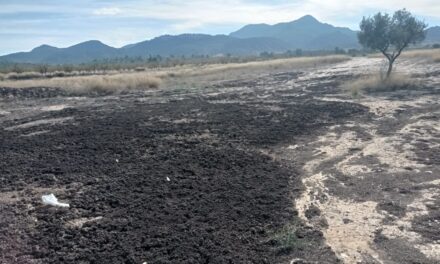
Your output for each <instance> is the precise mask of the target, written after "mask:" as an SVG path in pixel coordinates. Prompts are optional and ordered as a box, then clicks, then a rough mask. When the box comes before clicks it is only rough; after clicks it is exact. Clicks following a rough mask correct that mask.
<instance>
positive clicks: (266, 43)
mask: <svg viewBox="0 0 440 264" xmlns="http://www.w3.org/2000/svg"><path fill="white" fill-rule="evenodd" d="M433 43H440V27H431V28H429V29H428V30H427V37H426V40H425V43H424V44H433ZM336 47H339V48H343V49H350V48H355V49H356V48H360V46H359V44H358V41H357V32H356V31H353V30H351V29H349V28H344V27H335V26H332V25H330V24H326V23H322V22H320V21H318V20H317V19H315V18H314V17H312V16H310V15H307V16H304V17H302V18H300V19H298V20H295V21H292V22H286V23H279V24H275V25H267V24H255V25H247V26H244V27H243V28H241V29H239V30H237V31H235V32H232V33H230V34H229V35H206V34H182V35H177V36H170V35H165V36H160V37H157V38H154V39H152V40H146V41H142V42H139V43H134V44H130V45H126V46H124V47H122V48H114V47H110V46H108V45H105V44H104V43H102V42H100V41H98V40H90V41H86V42H82V43H79V44H76V45H74V46H71V47H67V48H57V47H53V46H49V45H42V46H39V47H37V48H34V49H33V50H31V51H30V52H18V53H12V54H9V55H5V56H0V62H12V63H47V64H77V63H87V62H91V61H93V60H99V59H112V58H119V57H125V56H128V57H148V56H157V55H160V56H163V57H168V56H192V55H210V56H216V55H226V54H231V55H236V56H245V55H258V54H260V53H261V52H274V53H281V52H286V51H288V50H296V49H302V50H334V49H335V48H336Z"/></svg>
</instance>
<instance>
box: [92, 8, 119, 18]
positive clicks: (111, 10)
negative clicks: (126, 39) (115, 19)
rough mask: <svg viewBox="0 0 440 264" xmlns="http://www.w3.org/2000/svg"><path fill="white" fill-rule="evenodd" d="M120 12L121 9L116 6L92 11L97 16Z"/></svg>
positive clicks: (112, 14) (113, 14)
mask: <svg viewBox="0 0 440 264" xmlns="http://www.w3.org/2000/svg"><path fill="white" fill-rule="evenodd" d="M120 13H122V10H121V9H119V8H117V7H103V8H100V9H97V10H95V11H93V14H94V15H97V16H115V15H118V14H120Z"/></svg>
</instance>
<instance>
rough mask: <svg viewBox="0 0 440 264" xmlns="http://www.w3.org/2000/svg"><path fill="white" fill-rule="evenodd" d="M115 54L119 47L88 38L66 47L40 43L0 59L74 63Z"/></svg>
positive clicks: (25, 61) (111, 56) (19, 61)
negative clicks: (32, 47)
mask: <svg viewBox="0 0 440 264" xmlns="http://www.w3.org/2000/svg"><path fill="white" fill-rule="evenodd" d="M117 56H121V52H120V51H119V49H116V48H113V47H110V46H108V45H105V44H103V43H102V42H100V41H97V40H90V41H86V42H82V43H79V44H76V45H73V46H71V47H68V48H56V47H52V46H49V45H42V46H39V47H37V48H35V49H33V50H31V51H30V52H18V53H12V54H9V55H6V56H2V57H0V60H2V61H10V62H17V63H48V64H65V63H72V64H74V63H83V62H90V61H93V60H95V59H103V58H114V57H117Z"/></svg>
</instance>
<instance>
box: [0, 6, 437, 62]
mask: <svg viewBox="0 0 440 264" xmlns="http://www.w3.org/2000/svg"><path fill="white" fill-rule="evenodd" d="M401 8H407V9H408V10H409V11H410V12H412V13H413V14H414V15H416V16H417V17H418V18H419V19H422V20H424V21H425V22H426V23H428V24H429V25H430V26H436V25H440V0H417V1H414V0H361V1H350V0H325V1H324V0H301V1H300V0H271V1H269V0H220V1H213V0H142V1H141V0H124V1H121V0H119V1H117V0H73V1H70V0H0V55H4V54H8V53H12V52H18V51H29V50H31V49H32V48H34V47H37V46H39V45H42V44H49V45H52V46H56V47H68V46H71V45H74V44H77V43H79V42H82V41H87V40H100V41H102V42H103V43H105V44H107V45H110V46H113V47H121V46H124V45H127V44H131V43H136V42H140V41H144V40H147V39H151V38H154V37H157V36H160V35H164V34H171V35H176V34H181V33H206V34H228V33H230V32H232V31H235V30H237V29H239V28H241V27H242V26H244V25H246V24H255V23H266V24H275V23H279V22H288V21H292V20H295V19H298V18H300V17H302V16H304V15H312V16H314V17H316V18H317V19H318V20H320V21H322V22H325V23H329V24H332V25H335V26H343V27H349V28H351V29H354V30H356V29H358V24H359V21H360V20H361V19H362V17H363V16H369V15H373V14H374V13H376V12H379V11H382V12H388V13H392V12H394V11H395V10H397V9H401Z"/></svg>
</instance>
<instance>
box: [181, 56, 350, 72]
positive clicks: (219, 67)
mask: <svg viewBox="0 0 440 264" xmlns="http://www.w3.org/2000/svg"><path fill="white" fill-rule="evenodd" d="M350 59H351V58H350V57H349V56H343V55H333V56H321V57H299V58H288V59H275V60H265V61H252V62H245V63H227V64H211V65H206V66H203V67H189V68H186V67H182V68H181V69H180V70H179V69H178V70H177V71H174V72H173V75H174V76H182V75H183V76H197V75H206V74H215V73H219V72H224V71H237V70H246V71H253V70H280V69H297V68H308V67H317V66H320V65H326V64H333V63H339V62H343V61H347V60H350Z"/></svg>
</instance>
